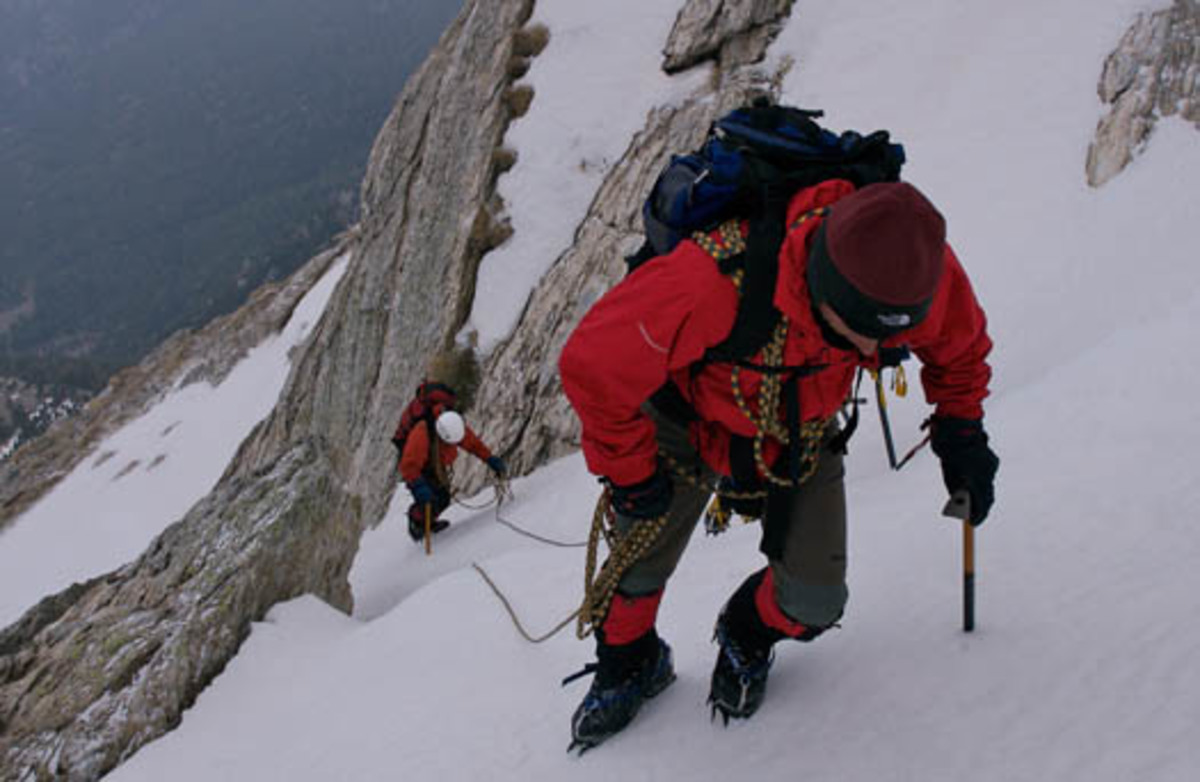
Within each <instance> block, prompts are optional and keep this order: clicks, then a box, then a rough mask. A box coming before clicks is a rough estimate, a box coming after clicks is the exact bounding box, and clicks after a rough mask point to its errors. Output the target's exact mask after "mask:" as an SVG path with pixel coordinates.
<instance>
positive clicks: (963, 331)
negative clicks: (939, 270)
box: [909, 245, 992, 420]
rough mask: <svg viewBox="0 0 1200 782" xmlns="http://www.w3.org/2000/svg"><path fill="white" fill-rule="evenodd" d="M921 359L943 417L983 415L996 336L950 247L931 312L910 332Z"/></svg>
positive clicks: (929, 397) (930, 397)
mask: <svg viewBox="0 0 1200 782" xmlns="http://www.w3.org/2000/svg"><path fill="white" fill-rule="evenodd" d="M909 339H910V340H911V342H910V344H911V346H912V348H913V352H914V353H915V354H916V356H917V358H919V359H920V360H921V364H922V368H921V384H922V386H924V388H925V399H926V401H928V402H929V404H931V405H934V406H935V412H936V414H937V415H941V416H952V417H955V418H969V419H973V420H977V419H980V418H982V417H983V400H984V398H985V397H986V396H987V395H988V383H989V382H990V380H991V377H992V368H991V367H990V366H989V365H988V363H987V357H988V354H989V353H990V352H991V350H992V340H991V338H990V337H989V336H988V333H987V317H986V316H985V315H984V313H983V309H982V308H981V307H980V306H979V302H978V301H976V299H975V293H974V291H973V290H971V282H970V280H968V279H967V274H966V272H965V271H963V268H962V265H961V264H959V262H958V258H957V257H955V255H954V251H953V250H951V249H950V247H949V245H947V247H946V270H945V272H944V273H943V275H942V281H941V282H940V283H939V285H938V291H937V293H936V294H935V296H934V300H933V305H932V307H931V308H930V311H929V316H928V317H926V319H925V320H924V321H923V322H922V323H921V325H919V326H918V327H917V328H915V329H913V330H912V332H911V333H910V334H909Z"/></svg>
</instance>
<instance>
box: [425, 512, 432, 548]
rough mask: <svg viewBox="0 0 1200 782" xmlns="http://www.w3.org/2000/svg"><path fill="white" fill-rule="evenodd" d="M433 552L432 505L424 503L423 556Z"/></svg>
mask: <svg viewBox="0 0 1200 782" xmlns="http://www.w3.org/2000/svg"><path fill="white" fill-rule="evenodd" d="M432 554H433V506H432V505H431V504H430V503H428V502H427V503H425V556H427V557H428V556H431V555H432Z"/></svg>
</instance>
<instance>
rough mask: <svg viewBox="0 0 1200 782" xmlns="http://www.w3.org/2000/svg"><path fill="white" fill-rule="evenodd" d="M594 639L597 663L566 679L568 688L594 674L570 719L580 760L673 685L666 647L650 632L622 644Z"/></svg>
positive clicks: (669, 656) (570, 749)
mask: <svg viewBox="0 0 1200 782" xmlns="http://www.w3.org/2000/svg"><path fill="white" fill-rule="evenodd" d="M602 633H603V631H597V633H596V662H594V663H589V664H588V665H586V666H585V667H584V669H583V670H582V671H580V672H579V673H576V674H573V675H571V676H568V677H567V678H566V679H564V680H563V684H568V683H569V682H572V681H574V680H575V679H577V678H579V677H580V676H586V675H587V674H589V673H594V674H595V675H596V678H595V679H593V680H592V686H591V689H589V690H588V692H587V695H586V696H584V699H583V703H581V704H579V708H577V709H576V710H575V714H574V716H572V717H571V745H570V746H569V747H567V751H568V752H571V751H572V750H575V749H577V748H578V749H579V754H580V755H582V754H583V753H584V752H587V751H588V750H589V749H591V748H592V747H595V746H598V745H599V744H601V743H602V742H603V741H604V740H605V739H607V738H608V737H610V736H612V735H614V734H616V733H619V732H620V731H621V730H622V729H623V728H624V727H625V726H626V725H628V724H629V723H630V722H631V721H632V720H633V718H634V717H635V716H636V715H637V713H638V709H640V708H641V707H642V703H643V701H646V700H648V699H649V698H653V697H654V696H655V695H658V694H659V693H660V692H662V691H663V690H664V689H666V688H667V685H669V684H670V683H671V682H673V681H675V666H674V664H673V662H672V659H671V647H670V646H668V645H667V643H666V641H663V640H662V639H661V638H659V637H658V633H656V632H655V631H654V630H653V629H651V630H650V632H648V633H646V634H645V635H643V636H642V637H641V638H638V639H637V640H636V641H632V642H630V643H627V644H620V645H613V646H610V645H608V644H606V643H604V641H603V638H602Z"/></svg>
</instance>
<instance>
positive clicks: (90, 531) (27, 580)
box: [0, 256, 349, 627]
mask: <svg viewBox="0 0 1200 782" xmlns="http://www.w3.org/2000/svg"><path fill="white" fill-rule="evenodd" d="M348 263H349V258H348V256H347V257H343V258H340V259H338V260H337V261H335V262H334V263H333V264H332V265H331V266H330V268H329V270H328V271H326V272H325V274H324V275H323V276H322V277H321V279H320V281H318V282H317V284H316V285H314V286H313V288H312V290H310V291H309V292H308V293H307V294H305V296H304V298H302V299H301V300H300V302H299V303H298V304H297V305H296V307H295V309H294V310H293V312H292V316H291V318H290V319H289V320H288V323H287V325H286V326H285V327H284V329H283V330H282V331H281V332H280V333H279V334H277V335H275V336H273V337H271V338H269V339H267V340H265V341H264V342H263V343H262V344H260V345H258V346H257V347H255V348H253V349H252V350H250V351H249V352H248V353H247V355H246V356H245V358H243V359H242V360H241V361H239V362H238V364H237V366H235V367H234V368H233V370H232V371H231V372H230V373H229V375H228V376H227V377H226V378H225V380H224V381H222V382H221V384H220V385H218V386H215V387H214V386H212V385H210V384H208V383H203V382H201V383H193V384H191V385H188V386H185V387H176V388H175V389H173V390H172V391H171V392H170V393H169V394H167V396H166V397H165V398H163V399H162V401H160V402H158V403H157V404H155V405H154V406H153V407H151V408H150V409H149V410H147V411H146V412H145V413H143V414H142V415H141V416H140V417H138V418H137V419H135V420H134V421H131V422H130V423H128V424H126V425H125V426H124V427H122V428H121V429H120V430H118V431H116V432H114V433H113V434H112V435H110V436H109V437H108V438H106V439H105V440H104V441H103V442H101V443H100V444H99V445H98V446H97V447H96V452H95V453H96V455H95V456H92V457H90V458H88V459H87V460H86V461H84V462H81V463H80V464H79V466H78V467H76V468H75V470H73V471H72V472H71V474H70V475H68V476H67V477H66V478H64V479H63V480H62V481H60V482H59V484H58V485H57V486H56V487H55V488H54V489H53V490H52V491H51V492H50V493H49V494H47V495H46V496H45V497H43V498H42V499H41V500H39V501H38V502H37V504H35V505H34V506H33V507H32V508H30V509H29V510H28V511H26V512H25V513H24V514H22V515H21V516H19V517H18V518H17V520H16V522H14V524H13V525H12V526H11V527H9V528H8V529H7V530H5V531H4V532H3V533H2V534H0V627H5V626H7V625H9V624H10V623H12V622H14V621H16V620H17V619H18V618H19V617H20V616H21V614H22V613H23V612H24V611H25V610H26V609H27V608H29V607H30V606H32V605H33V604H34V603H36V602H37V601H38V599H40V598H41V597H43V596H45V595H48V594H52V593H54V592H58V591H59V590H61V589H64V588H65V587H68V586H70V585H71V583H72V582H75V581H84V580H87V579H89V578H92V577H94V576H98V575H101V574H103V573H107V572H109V571H110V570H113V569H114V568H117V567H120V566H121V565H123V564H125V563H126V562H128V561H130V560H132V559H134V558H135V557H137V556H138V555H139V554H141V553H142V551H143V550H144V549H145V548H146V546H147V545H148V544H149V543H150V541H151V540H152V539H153V538H154V536H155V535H157V534H158V533H159V532H161V531H162V530H163V529H165V528H166V527H167V526H168V525H169V524H171V523H172V522H175V521H177V520H178V519H179V518H180V517H182V516H183V514H185V513H186V512H187V511H188V509H190V508H191V507H192V505H194V504H195V503H196V501H197V500H199V499H200V498H201V497H203V496H204V495H205V494H207V493H208V491H209V490H210V489H211V488H212V487H213V485H214V484H215V483H216V482H217V479H218V478H220V477H221V473H222V472H224V471H225V467H226V466H227V465H228V464H229V460H230V459H232V458H233V455H234V454H235V453H236V452H237V448H238V446H239V445H241V443H242V440H244V439H245V438H246V435H248V434H249V433H250V430H251V429H253V428H254V426H255V424H257V423H258V422H259V421H261V420H262V419H263V418H265V417H266V415H267V413H269V412H271V408H272V407H274V406H275V400H276V398H277V397H278V396H279V392H280V390H281V389H282V388H283V383H284V381H285V380H286V379H287V375H288V372H289V370H290V369H291V366H292V363H291V360H290V359H289V358H288V351H290V350H291V349H292V348H293V347H294V346H296V345H297V344H299V343H300V342H302V341H303V340H304V339H305V338H306V337H307V336H308V333H309V331H310V330H311V329H312V327H313V326H314V325H315V324H316V322H317V319H318V318H319V317H320V315H321V312H322V311H324V309H325V304H326V302H328V301H329V297H330V295H331V294H332V293H333V289H334V287H335V286H336V285H337V283H338V281H339V280H340V279H341V277H342V275H343V274H344V273H345V271H346V267H347V265H348Z"/></svg>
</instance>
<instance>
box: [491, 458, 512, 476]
mask: <svg viewBox="0 0 1200 782" xmlns="http://www.w3.org/2000/svg"><path fill="white" fill-rule="evenodd" d="M487 466H488V467H489V468H490V469H491V471H492V472H494V473H496V476H497V477H502V476H503V475H504V473H505V472H506V471H507V470H508V467H507V465H505V464H504V460H503V459H501V458H500V457H499V456H489V457H488V458H487Z"/></svg>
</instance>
